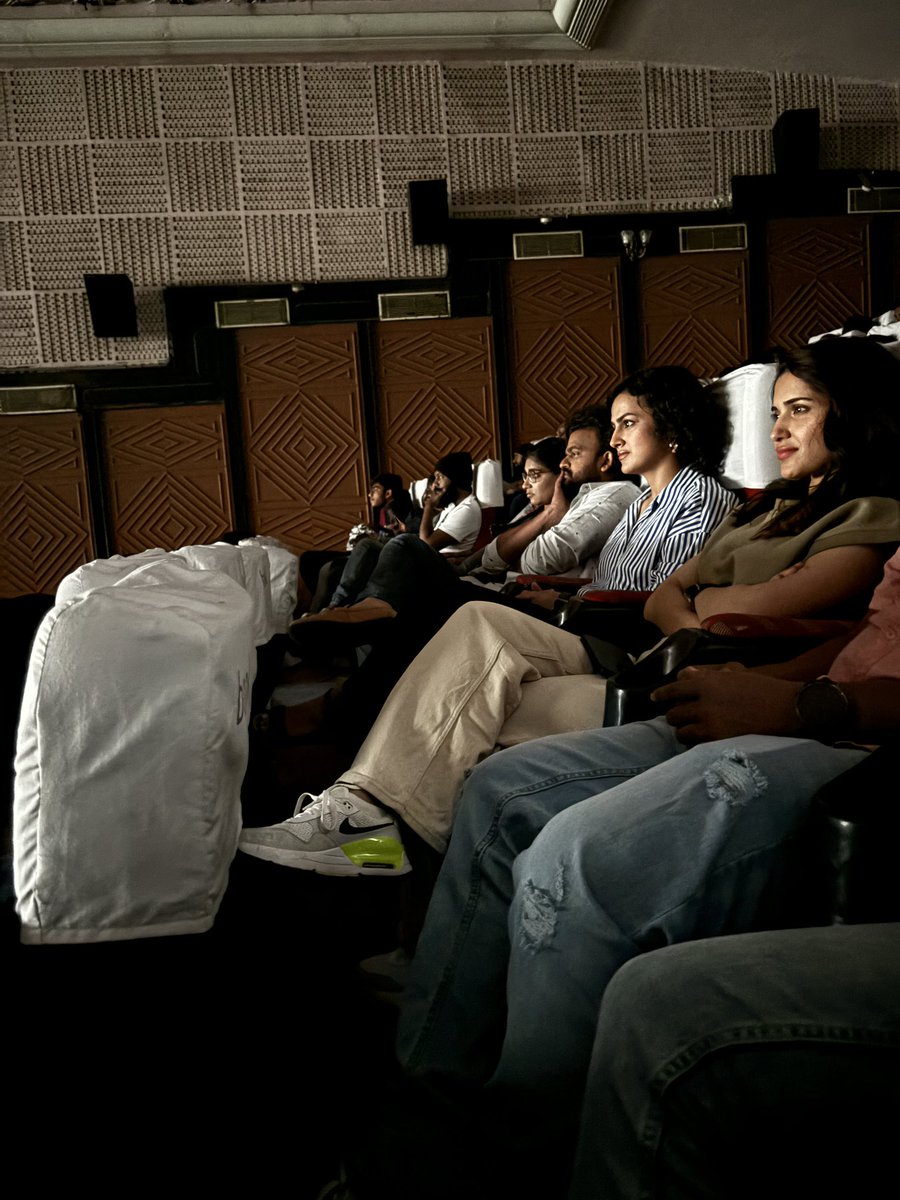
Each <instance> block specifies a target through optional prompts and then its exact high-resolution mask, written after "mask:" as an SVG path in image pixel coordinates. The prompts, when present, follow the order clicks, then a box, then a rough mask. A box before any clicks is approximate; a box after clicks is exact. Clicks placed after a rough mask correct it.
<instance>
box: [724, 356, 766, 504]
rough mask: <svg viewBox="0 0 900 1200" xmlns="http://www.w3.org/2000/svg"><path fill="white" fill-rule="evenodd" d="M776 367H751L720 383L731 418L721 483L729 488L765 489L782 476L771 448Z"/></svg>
mask: <svg viewBox="0 0 900 1200" xmlns="http://www.w3.org/2000/svg"><path fill="white" fill-rule="evenodd" d="M775 371H776V367H775V364H774V363H751V364H750V365H749V366H746V367H738V369H737V370H736V371H729V373H728V374H727V375H723V376H722V378H721V379H720V380H718V382H717V387H718V389H719V391H720V393H721V394H722V395H723V396H724V397H725V401H726V403H727V405H728V413H729V416H730V418H731V443H730V445H729V447H728V453H727V454H726V455H725V465H724V467H723V469H722V475H721V480H722V483H723V484H724V485H725V487H729V488H764V487H766V486H767V485H768V484H770V483H771V482H772V481H773V480H774V479H778V478H779V477H780V475H781V471H780V468H779V463H778V457H777V455H776V454H775V447H774V446H773V444H772V437H771V434H772V388H773V386H774V384H775Z"/></svg>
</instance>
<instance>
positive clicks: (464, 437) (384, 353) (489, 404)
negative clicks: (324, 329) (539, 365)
mask: <svg viewBox="0 0 900 1200" xmlns="http://www.w3.org/2000/svg"><path fill="white" fill-rule="evenodd" d="M377 356H378V424H379V445H380V450H381V462H380V469H381V470H383V471H395V472H396V473H397V474H398V475H400V476H402V478H403V479H404V480H411V479H422V478H424V476H426V475H428V474H429V473H430V472H431V470H432V468H433V467H434V464H435V462H436V461H437V459H439V458H440V457H441V456H442V455H444V454H447V453H448V452H449V451H451V450H468V451H469V453H470V454H471V455H472V458H473V459H474V461H475V462H479V461H481V460H482V459H484V458H498V457H499V452H498V439H497V404H496V397H495V392H494V363H493V356H492V352H491V319H490V317H460V318H453V319H451V320H434V321H397V322H395V323H390V322H385V323H383V324H381V325H379V326H378V331H377Z"/></svg>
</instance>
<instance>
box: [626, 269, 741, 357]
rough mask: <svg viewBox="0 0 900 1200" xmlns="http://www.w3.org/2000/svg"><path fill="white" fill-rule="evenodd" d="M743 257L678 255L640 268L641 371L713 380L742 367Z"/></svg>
mask: <svg viewBox="0 0 900 1200" xmlns="http://www.w3.org/2000/svg"><path fill="white" fill-rule="evenodd" d="M746 273H747V256H746V254H744V253H743V252H731V251H721V252H719V251H717V252H715V253H711V254H678V255H672V256H671V257H669V256H666V257H662V258H645V259H643V260H642V261H641V264H640V278H641V305H642V314H643V320H642V332H643V354H642V360H643V364H644V366H648V367H653V366H662V365H665V364H678V365H680V366H683V367H689V368H690V370H692V371H694V372H695V373H696V374H697V375H718V374H720V373H721V372H722V371H725V370H731V369H732V368H734V367H738V366H740V365H741V363H743V362H745V361H746V359H747V355H748V350H747V345H748V341H747V286H746Z"/></svg>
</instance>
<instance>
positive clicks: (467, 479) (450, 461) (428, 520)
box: [419, 450, 481, 554]
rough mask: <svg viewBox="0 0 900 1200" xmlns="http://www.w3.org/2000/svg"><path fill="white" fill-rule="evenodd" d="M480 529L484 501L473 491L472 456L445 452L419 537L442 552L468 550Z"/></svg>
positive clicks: (427, 499)
mask: <svg viewBox="0 0 900 1200" xmlns="http://www.w3.org/2000/svg"><path fill="white" fill-rule="evenodd" d="M480 532H481V505H480V504H479V503H478V501H477V500H476V499H475V496H474V495H473V493H472V456H471V455H470V454H467V453H466V452H465V451H464V450H457V451H454V452H453V453H451V454H445V455H444V457H443V458H441V459H438V461H437V462H436V463H435V466H434V483H433V485H432V486H431V487H430V488H429V489H428V491H427V492H426V494H425V500H424V503H423V505H422V520H421V521H420V523H419V539H420V540H421V541H423V542H426V543H427V544H428V545H429V546H431V548H432V549H433V550H437V551H438V553H440V554H467V553H468V552H469V551H470V550H471V549H472V547H473V546H474V545H475V542H476V540H477V538H478V534H479V533H480Z"/></svg>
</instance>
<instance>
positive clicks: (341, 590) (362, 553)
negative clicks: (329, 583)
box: [331, 538, 385, 605]
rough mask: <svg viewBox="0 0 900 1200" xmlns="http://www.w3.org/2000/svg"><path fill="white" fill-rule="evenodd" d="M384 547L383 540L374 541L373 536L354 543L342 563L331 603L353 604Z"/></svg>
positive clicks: (367, 580)
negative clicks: (342, 567) (347, 556)
mask: <svg viewBox="0 0 900 1200" xmlns="http://www.w3.org/2000/svg"><path fill="white" fill-rule="evenodd" d="M384 547H385V543H384V542H376V541H375V539H374V538H365V539H364V540H363V541H361V542H357V543H356V545H355V546H354V547H353V549H352V550H351V551H350V557H349V558H348V559H347V561H346V563H345V564H344V569H343V571H342V572H341V580H340V583H339V584H338V585H337V587H336V588H335V589H334V595H333V596H332V597H331V603H332V604H333V605H344V604H353V603H354V602H355V601H356V600H358V599H359V598H360V593H361V592H362V590H363V588H364V587H365V586H366V584H367V583H368V582H369V578H370V576H371V575H372V572H373V571H374V570H375V568H376V566H377V565H378V560H379V558H380V557H381V552H382V550H384Z"/></svg>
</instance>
